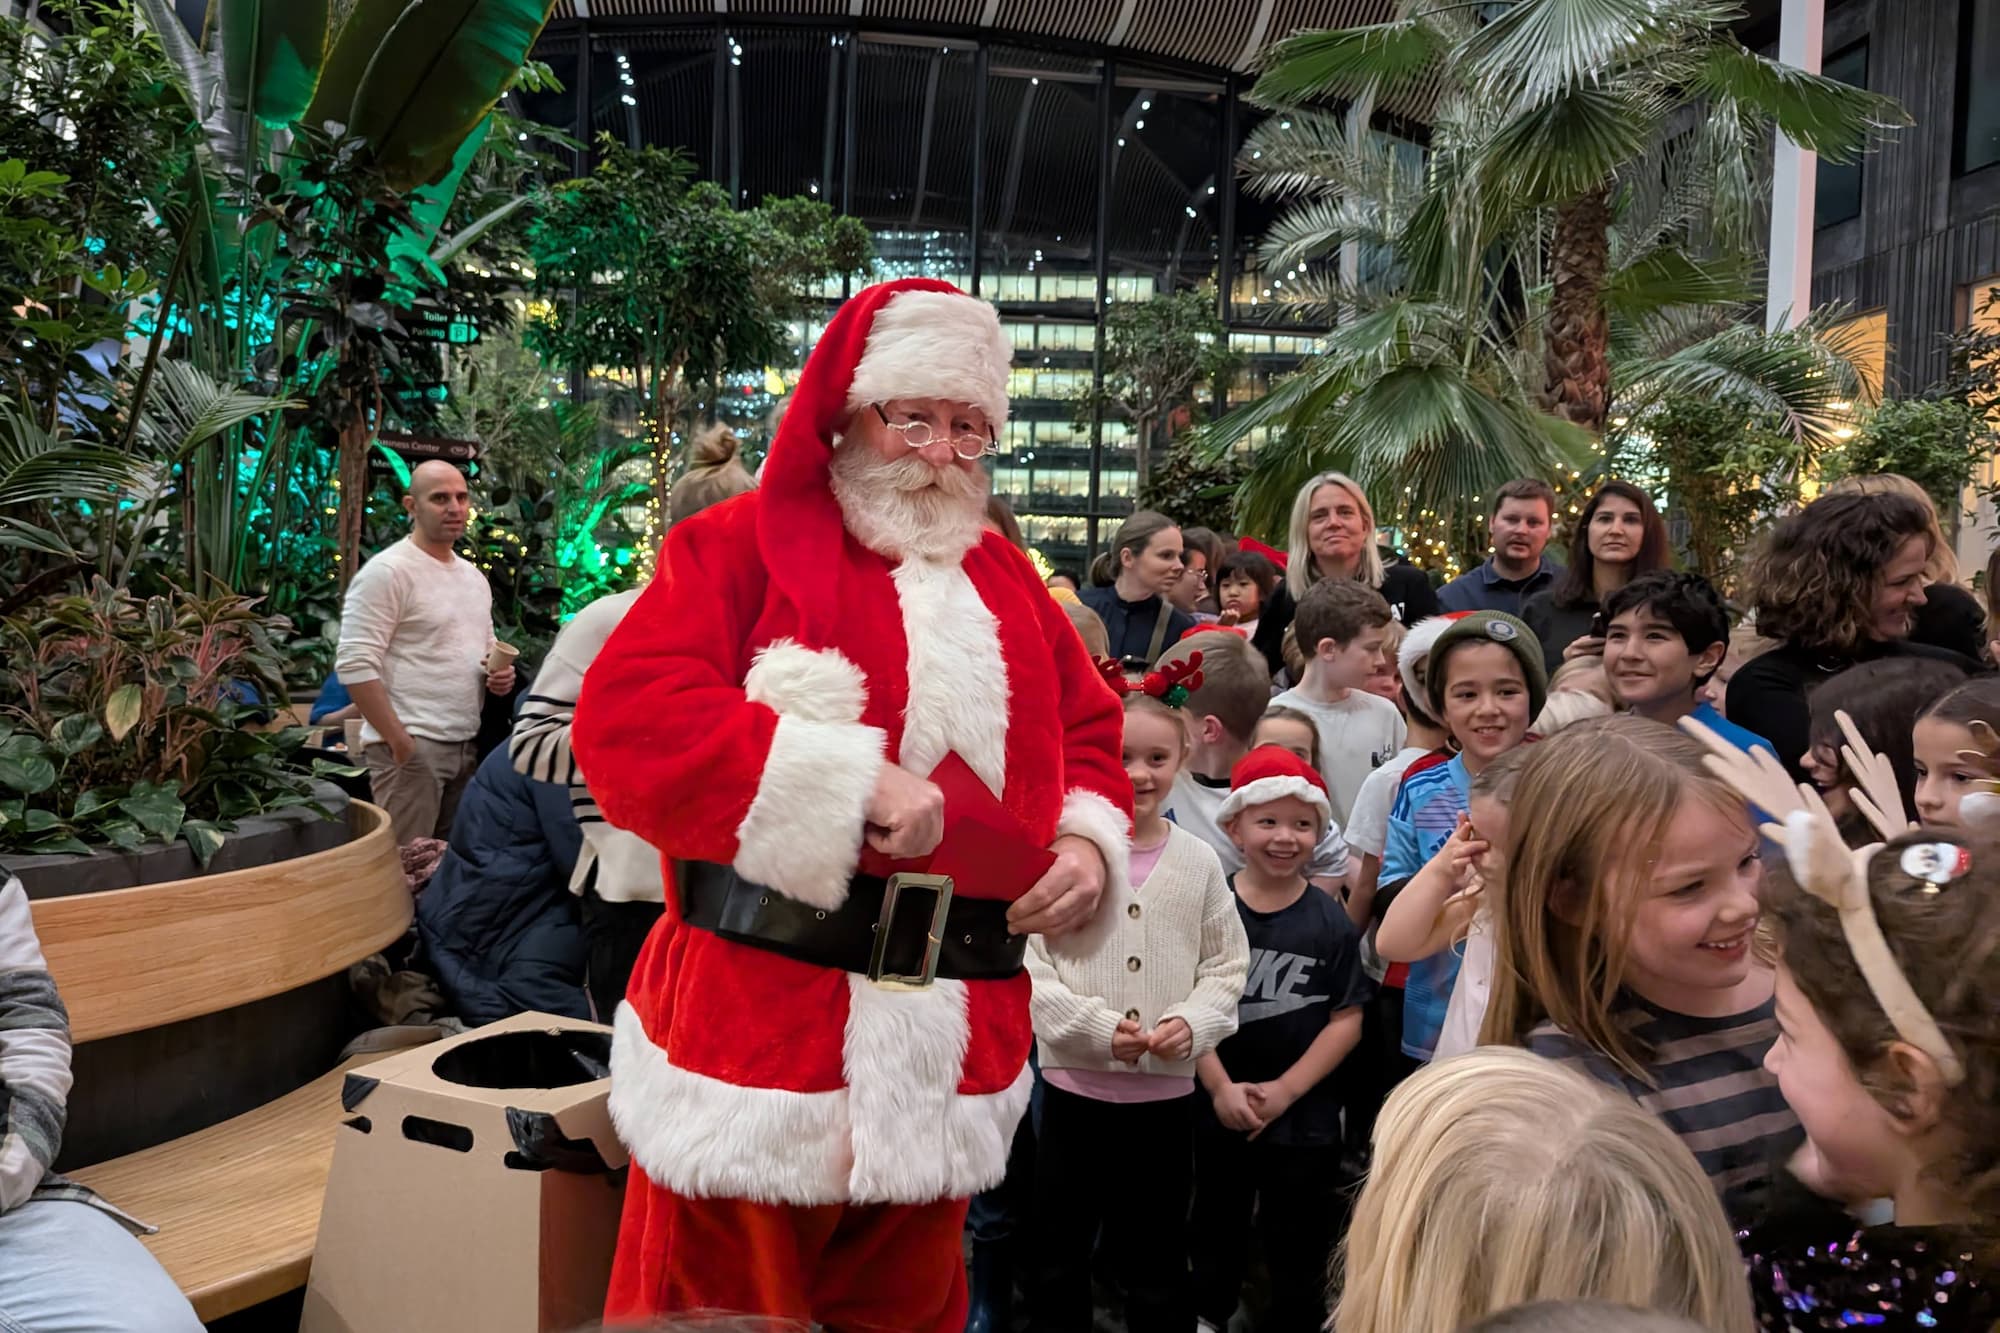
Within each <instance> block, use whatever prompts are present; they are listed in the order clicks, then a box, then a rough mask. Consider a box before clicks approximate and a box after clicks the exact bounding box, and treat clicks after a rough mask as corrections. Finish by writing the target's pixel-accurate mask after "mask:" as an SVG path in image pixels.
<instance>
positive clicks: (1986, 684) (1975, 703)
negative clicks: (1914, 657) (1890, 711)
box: [1917, 676, 2000, 731]
mask: <svg viewBox="0 0 2000 1333" xmlns="http://www.w3.org/2000/svg"><path fill="white" fill-rule="evenodd" d="M1927 717H1934V718H1936V719H1937V720H1938V721H1940V722H1953V723H1956V724H1957V725H1959V726H1961V727H1967V728H1970V727H1971V726H1972V724H1973V723H1975V722H1984V723H1985V724H1986V725H1987V726H1989V727H1992V728H1993V729H1994V730H1995V731H2000V676H1974V677H1973V678H1972V679H1971V680H1968V681H1966V682H1965V683H1964V684H1963V685H1960V686H1958V687H1957V688H1956V689H1950V690H1946V691H1945V692H1944V693H1943V694H1942V695H1940V696H1939V697H1938V699H1937V701H1936V702H1935V703H1933V704H1931V706H1930V707H1928V708H1926V709H1924V711H1923V712H1921V713H1919V714H1917V718H1918V720H1919V721H1921V720H1922V719H1924V718H1927Z"/></svg>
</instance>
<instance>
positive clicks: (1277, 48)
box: [1250, 18, 1445, 107]
mask: <svg viewBox="0 0 2000 1333" xmlns="http://www.w3.org/2000/svg"><path fill="white" fill-rule="evenodd" d="M1444 51H1445V43H1444V41H1443V39H1442V37H1441V35H1440V34H1439V32H1438V30H1437V29H1436V28H1435V27H1433V26H1432V25H1431V24H1430V23H1429V22H1428V21H1426V20H1424V19H1421V18H1405V19H1398V20H1397V21H1395V22H1393V23H1372V24H1367V25H1365V26H1362V27H1355V28H1335V29H1310V30H1307V31H1305V32H1296V33H1293V34H1292V35H1291V36H1289V37H1286V38H1283V39H1282V40H1280V41H1276V42H1273V43H1272V44H1271V45H1270V46H1268V47H1266V48H1264V54H1263V57H1262V60H1261V63H1262V65H1263V67H1264V72H1263V74H1262V75H1261V76H1259V77H1258V79H1257V83H1256V86H1255V87H1253V88H1252V89H1251V90H1250V100H1251V101H1253V102H1257V103H1260V104H1262V105H1264V106H1270V107H1280V106H1292V105H1295V104H1297V103H1300V102H1312V101H1318V100H1321V99H1326V98H1344V99H1350V100H1351V99H1358V98H1369V99H1371V100H1375V101H1381V100H1383V99H1385V98H1393V97H1395V96H1396V95H1397V94H1399V93H1403V92H1407V91H1409V90H1410V89H1411V88H1414V87H1416V86H1417V85H1418V84H1419V83H1421V82H1422V81H1423V79H1424V77H1425V75H1427V74H1428V73H1429V72H1430V71H1431V70H1432V69H1433V68H1434V67H1435V66H1436V64H1437V62H1438V60H1439V58H1440V57H1441V56H1442V55H1443V54H1444Z"/></svg>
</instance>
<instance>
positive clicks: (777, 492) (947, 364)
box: [757, 278, 1013, 639]
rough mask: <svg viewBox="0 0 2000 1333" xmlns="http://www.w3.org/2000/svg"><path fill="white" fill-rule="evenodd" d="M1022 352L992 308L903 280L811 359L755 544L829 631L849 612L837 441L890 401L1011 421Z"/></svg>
mask: <svg viewBox="0 0 2000 1333" xmlns="http://www.w3.org/2000/svg"><path fill="white" fill-rule="evenodd" d="M1012 360H1013V348H1012V346H1011V345H1010V344H1009V343H1008V341H1007V335H1006V334H1005V333H1004V332H1002V331H1001V328H1000V316H999V315H998V313H996V312H995V311H994V309H993V307H992V306H990V305H988V304H987V303H986V302H984V301H981V300H978V299H977V298H975V297H971V296H967V295H966V294H965V293H964V292H961V291H960V290H959V289H958V288H956V287H954V286H952V285H951V284H950V283H948V282H939V281H937V280H936V279H933V278H903V279H900V280H898V281H896V282H884V283H880V284H878V285H876V286H874V287H869V288H867V289H866V290H864V291H861V292H857V293H856V294H855V295H854V296H853V297H852V298H850V299H849V300H848V301H847V303H846V304H844V305H842V306H841V307H840V309H839V310H838V311H837V312H835V314H834V316H833V318H832V319H831V320H830V321H828V323H827V326H826V331H825V332H824V333H822V334H821V335H820V339H819V342H818V343H817V344H816V345H815V346H814V347H813V351H812V355H811V356H810V357H808V358H807V359H806V365H805V369H804V370H803V371H801V372H800V374H799V381H798V385H797V387H796V388H794V389H793V391H792V397H791V401H790V402H789V403H788V404H787V405H786V407H785V416H784V420H783V421H782V422H780V423H779V426H778V435H777V438H776V439H774V440H773V441H772V442H771V451H770V454H769V456H768V457H767V458H766V459H765V460H764V468H763V474H762V475H763V480H762V484H761V486H760V496H759V499H758V501H757V504H758V515H757V545H758V548H759V550H760V551H761V552H762V554H763V557H764V565H765V568H766V569H768V570H769V571H770V577H771V581H772V582H773V583H775V584H776V585H777V586H778V588H779V589H780V590H781V591H782V592H783V594H784V595H785V598H786V599H787V600H788V601H790V602H791V603H792V605H793V606H795V607H796V608H797V609H798V613H799V618H800V621H801V622H802V628H803V629H804V630H805V632H806V636H807V637H808V638H811V639H821V638H823V637H824V635H825V634H827V633H828V632H830V631H831V629H832V627H833V623H834V620H835V617H836V615H837V614H838V611H839V597H838V579H839V568H840V562H839V561H837V560H834V559H831V558H830V556H831V553H833V552H835V551H838V550H839V549H840V543H841V540H842V522H841V516H840V505H839V504H838V502H836V501H835V500H834V498H833V491H832V489H831V487H830V485H829V476H828V473H829V469H830V468H831V465H832V462H833V449H834V437H835V435H836V434H837V433H838V432H839V430H840V428H841V427H842V426H843V425H844V424H845V423H846V422H847V419H848V417H849V416H851V415H852V414H853V413H854V412H857V411H859V410H861V409H863V408H866V407H867V406H868V405H869V404H870V403H879V402H883V401H885V400H887V399H891V398H944V399H949V400H951V401H953V402H960V403H971V404H972V405H973V406H975V407H977V408H979V409H980V410H981V411H982V412H984V413H985V414H986V417H987V420H989V421H991V422H992V423H993V425H994V426H995V428H998V427H999V426H1000V424H1001V423H1002V422H1004V421H1005V420H1006V419H1007V375H1008V369H1009V365H1010V363H1011V361H1012Z"/></svg>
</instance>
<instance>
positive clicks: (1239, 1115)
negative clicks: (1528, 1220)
mask: <svg viewBox="0 0 2000 1333" xmlns="http://www.w3.org/2000/svg"><path fill="white" fill-rule="evenodd" d="M1229 785H1230V792H1229V799H1228V800H1227V801H1225V802H1224V803H1223V807H1222V817H1221V822H1222V825H1223V827H1224V828H1225V829H1226V830H1227V831H1228V833H1229V836H1230V838H1231V839H1232V840H1233V841H1234V842H1235V843H1236V845H1237V847H1239V848H1240V849H1241V850H1242V853H1243V859H1244V866H1243V869H1242V870H1241V871H1239V872H1237V873H1236V874H1235V875H1233V876H1232V877H1231V879H1230V887H1231V888H1232V889H1233V890H1234V892H1235V896H1236V912H1237V916H1238V917H1239V919H1240V920H1241V921H1242V923H1243V930H1244V933H1245V935H1246V937H1247V938H1248V940H1249V943H1250V975H1249V979H1248V981H1247V982H1246V983H1245V985H1244V989H1243V999H1242V1001H1241V1003H1240V1004H1239V1005H1238V1006H1237V1011H1236V1017H1237V1031H1236V1034H1235V1035H1234V1036H1232V1037H1230V1038H1229V1039H1228V1040H1226V1041H1224V1042H1223V1043H1222V1044H1221V1045H1220V1046H1218V1047H1217V1048H1216V1049H1215V1051H1214V1053H1212V1054H1210V1055H1208V1056H1205V1057H1203V1058H1202V1059H1201V1061H1200V1062H1199V1063H1198V1066H1197V1073H1198V1076H1199V1077H1200V1080H1201V1084H1202V1086H1203V1088H1205V1089H1206V1090H1207V1092H1208V1094H1209V1097H1210V1099H1211V1101H1212V1103H1213V1107H1212V1111H1211V1113H1210V1114H1208V1115H1206V1116H1205V1117H1203V1121H1202V1122H1201V1124H1199V1125H1198V1127H1197V1131H1196V1141H1195V1201H1194V1222H1193V1251H1194V1273H1195V1310H1196V1313H1197V1315H1198V1316H1199V1317H1200V1319H1201V1321H1202V1323H1203V1324H1204V1325H1206V1326H1210V1327H1213V1328H1217V1329H1221V1328H1225V1327H1227V1326H1228V1324H1229V1319H1230V1316H1231V1314H1233V1313H1234V1311H1235V1309H1236V1302H1237V1293H1238V1291H1239V1290H1240V1288H1241V1287H1242V1285H1243V1272H1244V1264H1245V1259H1246V1253H1245V1251H1246V1246H1247V1242H1248V1239H1249V1234H1250V1227H1251V1220H1252V1217H1253V1216H1254V1217H1255V1221H1256V1230H1257V1234H1258V1235H1259V1237H1260V1238H1261V1240H1262V1243H1263V1248H1264V1259H1265V1264H1266V1266H1267V1267H1268V1268H1269V1270H1270V1275H1271V1306H1270V1311H1269V1315H1268V1317H1267V1318H1266V1319H1265V1321H1264V1323H1263V1324H1262V1327H1263V1328H1264V1329H1267V1330H1271V1331H1272V1333H1317V1330H1318V1329H1319V1328H1321V1327H1322V1325H1324V1323H1325V1321H1326V1316H1327V1307H1326V1264H1327V1256H1328V1255H1329V1254H1331V1253H1332V1252H1333V1246H1334V1244H1335V1242H1336V1241H1337V1240H1338V1239H1339V1233H1340V1230H1341V1219H1342V1218H1343V1217H1344V1215H1345V1213H1346V1210H1347V1205H1346V1202H1345V1194H1344V1186H1345V1184H1346V1181H1345V1180H1344V1179H1343V1178H1342V1175H1341V1172H1340V1155H1341V1127H1340V1106H1341V1097H1340V1092H1339V1089H1338V1088H1337V1087H1336V1085H1335V1081H1334V1080H1333V1079H1332V1078H1331V1077H1330V1076H1331V1075H1332V1073H1333V1072H1334V1070H1335V1069H1336V1068H1338V1067H1339V1065H1340V1063H1341V1061H1342V1060H1344V1059H1346V1058H1347V1055H1348V1053H1349V1052H1350V1051H1352V1050H1353V1049H1354V1047H1355V1044H1356V1043H1357V1042H1358V1041H1359V1040H1360V1038H1361V1006H1362V1005H1363V1004H1364V1003H1365V1002H1366V1001H1367V999H1368V996H1369V992H1370V989H1371V987H1370V983H1369V981H1368V978H1367V976H1366V975H1365V974H1364V973H1363V971H1362V968H1361V952H1360V946H1361V937H1360V932H1359V931H1358V930H1357V929H1356V928H1355V925H1354V923H1353V921H1352V920H1350V919H1349V917H1348V915H1347V912H1346V911H1345V910H1344V909H1343V908H1342V907H1341V905H1340V904H1339V903H1338V902H1336V901H1335V900H1334V899H1333V898H1332V897H1330V896H1328V895H1327V894H1324V893H1315V892H1312V891H1311V886H1310V885H1309V884H1308V882H1307V879H1306V868H1307V864H1308V862H1309V861H1310V859H1311V857H1312V851H1313V847H1314V845H1315V844H1316V843H1317V842H1318V841H1319V838H1320V836H1321V835H1322V834H1323V833H1324V832H1325V831H1326V828H1327V825H1328V823H1329V821H1330V820H1331V819H1332V817H1333V809H1332V804H1331V802H1330V801H1329V800H1328V799H1327V790H1326V781H1325V779H1323V778H1321V777H1320V775H1319V774H1318V773H1317V772H1316V771H1314V769H1313V768H1312V767H1311V766H1310V765H1309V764H1307V763H1305V762H1304V761H1303V760H1301V759H1300V758H1298V756H1296V755H1294V754H1292V753H1291V752H1289V751H1287V750H1281V749H1279V748H1277V747H1276V746H1261V747H1259V748H1257V749H1254V750H1252V751H1250V753H1248V754H1247V755H1245V756H1244V757H1243V758H1242V759H1241V760H1240V761H1239V762H1238V763H1237V765H1236V767H1235V768H1234V769H1233V770H1232V771H1231V773H1230V777H1229Z"/></svg>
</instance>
